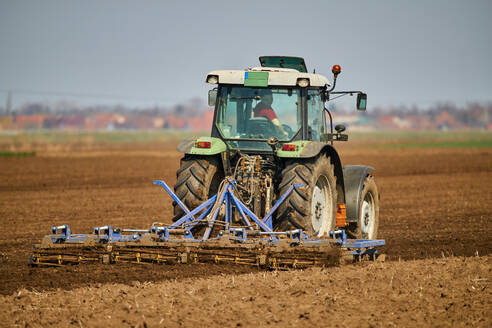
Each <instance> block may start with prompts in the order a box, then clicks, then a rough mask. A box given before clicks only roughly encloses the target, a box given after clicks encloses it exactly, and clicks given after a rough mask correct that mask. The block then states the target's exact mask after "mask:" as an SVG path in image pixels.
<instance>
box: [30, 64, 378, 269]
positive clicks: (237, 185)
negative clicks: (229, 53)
mask: <svg viewBox="0 0 492 328" xmlns="http://www.w3.org/2000/svg"><path fill="white" fill-rule="evenodd" d="M260 63H261V67H255V68H249V69H246V70H226V71H212V72H210V73H209V74H208V75H207V78H206V82H208V83H209V84H211V85H213V88H212V89H211V90H210V91H209V94H208V95H209V99H208V101H209V104H210V106H214V107H215V112H214V119H213V126H212V131H211V135H210V137H200V138H198V139H196V140H188V141H183V142H182V143H180V144H179V146H178V150H179V151H181V152H182V153H184V156H183V158H182V159H181V166H180V168H179V169H178V171H177V173H176V175H177V181H176V184H175V186H174V192H173V191H172V189H171V188H170V187H169V186H168V185H167V184H166V183H165V182H164V181H160V180H156V181H154V184H155V185H157V186H161V187H162V188H163V189H164V190H165V191H166V192H167V193H168V194H169V196H171V198H172V199H173V200H174V216H173V221H174V223H172V224H168V223H160V222H154V223H153V224H152V226H151V227H149V228H143V229H142V228H137V229H135V228H123V229H120V228H118V227H112V226H110V225H103V226H99V227H94V229H93V231H92V233H89V234H77V233H72V230H71V229H70V227H69V225H60V226H53V227H51V234H50V235H46V236H45V237H44V238H43V240H42V242H41V243H40V244H36V245H34V248H33V253H32V254H31V256H30V260H29V263H30V264H31V265H32V266H60V265H65V264H70V265H71V264H80V263H86V262H92V263H94V262H100V263H107V264H111V263H120V262H131V263H157V264H175V263H177V264H180V263H202V262H206V263H216V264H219V263H224V264H242V265H253V266H258V267H264V268H271V269H279V268H306V267H310V266H330V265H336V264H337V263H339V260H340V258H341V256H342V255H343V256H348V257H349V258H351V259H353V260H354V261H358V260H361V259H363V258H368V259H370V260H371V259H372V260H374V259H376V258H377V256H378V255H379V253H378V250H377V248H378V247H380V246H384V245H385V241H384V240H377V239H376V237H377V232H378V218H379V194H378V190H377V187H376V183H375V182H374V176H373V174H374V169H373V168H372V167H369V166H362V165H353V166H345V167H342V163H341V160H340V156H339V155H338V152H337V151H336V149H335V148H334V142H335V141H347V140H348V136H347V134H344V133H343V132H344V131H345V126H343V125H341V124H338V125H336V126H335V132H334V131H333V119H332V115H331V113H330V111H329V110H327V109H326V107H325V103H326V102H327V101H329V100H330V99H331V100H333V99H334V98H336V97H340V96H343V95H348V94H349V95H354V94H356V95H357V103H356V107H357V109H358V110H365V109H366V103H367V95H366V94H365V93H363V92H360V91H333V90H334V88H335V85H336V79H337V76H338V74H339V73H340V71H341V68H340V66H338V65H335V66H333V68H332V72H333V84H330V82H329V81H328V80H327V79H326V78H325V77H324V76H322V75H319V74H314V73H312V74H311V73H307V69H306V64H305V62H304V59H302V58H298V57H280V56H264V57H260ZM334 95H336V96H334Z"/></svg>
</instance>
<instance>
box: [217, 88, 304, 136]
mask: <svg viewBox="0 0 492 328" xmlns="http://www.w3.org/2000/svg"><path fill="white" fill-rule="evenodd" d="M300 102H301V100H300V90H299V89H295V88H253V87H242V86H241V87H233V86H230V87H222V88H221V89H220V95H219V105H218V112H217V118H216V125H217V128H218V129H219V130H220V132H221V133H222V135H223V137H224V138H227V139H258V140H265V139H268V138H270V137H277V138H278V139H279V140H284V141H287V140H290V139H291V138H292V137H293V136H294V135H295V134H296V132H297V131H298V130H299V129H300V128H301V116H300V115H301V114H300V110H299V108H300Z"/></svg>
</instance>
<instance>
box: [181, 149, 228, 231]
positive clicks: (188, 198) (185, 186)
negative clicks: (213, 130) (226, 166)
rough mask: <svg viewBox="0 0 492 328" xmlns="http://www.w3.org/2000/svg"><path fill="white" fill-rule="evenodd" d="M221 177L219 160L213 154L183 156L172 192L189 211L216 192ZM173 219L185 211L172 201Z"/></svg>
mask: <svg viewBox="0 0 492 328" xmlns="http://www.w3.org/2000/svg"><path fill="white" fill-rule="evenodd" d="M222 179H223V173H222V170H221V169H220V165H219V160H218V159H217V158H216V157H213V156H185V157H183V158H182V159H181V166H180V168H179V169H178V171H177V172H176V184H175V185H174V193H175V194H176V195H177V196H178V198H179V199H180V200H181V201H182V202H183V203H184V204H185V205H186V207H188V209H189V210H190V211H191V210H193V209H194V208H196V207H198V206H199V205H200V204H202V203H203V202H205V201H206V200H207V199H209V198H210V197H212V196H213V195H215V194H216V193H217V190H218V188H219V184H220V182H221V181H222ZM173 206H174V217H173V221H177V220H178V219H180V218H181V217H182V216H183V215H184V214H185V212H184V211H183V209H182V208H181V207H180V206H179V205H178V204H177V203H176V202H173Z"/></svg>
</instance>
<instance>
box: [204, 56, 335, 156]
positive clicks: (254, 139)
mask: <svg viewBox="0 0 492 328" xmlns="http://www.w3.org/2000/svg"><path fill="white" fill-rule="evenodd" d="M260 64H261V67H254V68H248V69H246V70H222V71H212V72H210V73H209V74H208V75H207V79H206V82H207V83H209V84H212V85H216V87H215V88H214V89H212V90H210V91H209V105H210V106H215V115H214V124H213V127H212V135H211V136H212V137H215V138H219V139H221V140H224V141H225V142H226V143H227V144H228V146H229V147H230V148H232V149H254V150H265V151H271V147H270V146H269V144H268V143H267V141H268V140H269V139H270V140H272V138H274V140H277V142H278V144H280V145H281V144H283V143H288V142H293V141H300V140H307V141H318V142H320V141H326V140H327V137H326V134H327V131H331V132H333V131H332V127H331V119H330V126H329V127H328V126H327V120H326V116H325V112H327V110H326V109H325V105H324V104H325V101H326V100H327V99H328V97H329V95H328V91H329V90H332V89H333V88H331V89H329V88H330V87H331V83H330V82H329V81H328V79H327V78H326V77H324V76H323V75H320V74H314V73H307V68H306V64H305V62H304V59H303V58H300V57H281V56H262V57H260ZM336 66H338V65H336ZM338 67H339V66H338ZM334 73H335V72H334ZM338 73H339V72H337V73H336V74H335V78H334V81H336V75H337V74H338ZM328 117H330V116H328Z"/></svg>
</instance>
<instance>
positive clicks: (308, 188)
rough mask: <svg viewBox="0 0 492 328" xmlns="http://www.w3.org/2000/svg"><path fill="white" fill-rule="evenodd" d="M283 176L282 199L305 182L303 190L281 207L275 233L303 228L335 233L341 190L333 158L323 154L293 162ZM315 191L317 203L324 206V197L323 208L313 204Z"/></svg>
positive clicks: (292, 194)
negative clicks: (338, 195) (295, 185)
mask: <svg viewBox="0 0 492 328" xmlns="http://www.w3.org/2000/svg"><path fill="white" fill-rule="evenodd" d="M281 175H282V176H281V182H280V185H279V187H278V195H279V197H280V196H281V195H282V194H283V193H284V192H285V191H286V190H287V189H288V188H289V187H290V186H291V185H292V184H294V183H302V184H303V187H295V188H294V190H293V191H292V193H291V194H290V195H289V197H287V199H286V200H285V201H284V202H283V203H282V205H280V207H279V208H278V210H277V211H278V212H277V216H276V217H277V219H276V221H275V230H276V231H285V230H291V229H303V230H305V231H307V232H310V233H312V234H314V235H322V234H323V233H327V232H328V231H330V230H334V229H335V227H336V210H337V207H336V202H337V190H336V178H335V174H334V166H333V164H332V163H331V161H330V157H327V156H325V155H323V154H321V155H319V156H318V157H316V158H313V159H301V160H290V161H288V162H287V163H286V166H285V168H284V169H283V170H282V173H281ZM317 185H318V188H317V189H316V186H317ZM320 187H321V189H320ZM315 190H316V195H314V198H315V200H316V199H317V200H318V201H316V204H319V203H320V202H319V200H320V195H324V196H323V197H322V198H323V199H324V201H325V204H322V205H323V206H316V204H312V203H313V194H315ZM320 190H325V191H326V193H324V192H321V193H320V192H319V191H320ZM317 220H321V221H322V222H321V221H320V222H318V221H317Z"/></svg>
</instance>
